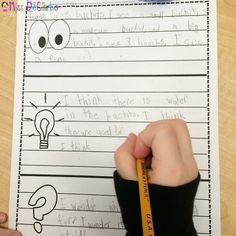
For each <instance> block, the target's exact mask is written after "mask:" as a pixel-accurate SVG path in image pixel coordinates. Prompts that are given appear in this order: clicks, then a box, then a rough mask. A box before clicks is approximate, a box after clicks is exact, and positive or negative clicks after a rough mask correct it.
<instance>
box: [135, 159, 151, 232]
mask: <svg viewBox="0 0 236 236" xmlns="http://www.w3.org/2000/svg"><path fill="white" fill-rule="evenodd" d="M137 173H138V185H139V198H140V206H141V215H142V226H143V236H154V227H153V219H152V210H151V204H150V197H149V190H148V178H147V170H146V166H145V161H144V159H138V160H137Z"/></svg>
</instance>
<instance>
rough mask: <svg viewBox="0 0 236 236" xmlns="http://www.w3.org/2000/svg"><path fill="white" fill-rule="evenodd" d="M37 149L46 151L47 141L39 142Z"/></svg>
mask: <svg viewBox="0 0 236 236" xmlns="http://www.w3.org/2000/svg"><path fill="white" fill-rule="evenodd" d="M39 148H40V149H48V140H41V141H40V147H39Z"/></svg>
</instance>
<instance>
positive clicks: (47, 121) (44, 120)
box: [34, 110, 55, 149]
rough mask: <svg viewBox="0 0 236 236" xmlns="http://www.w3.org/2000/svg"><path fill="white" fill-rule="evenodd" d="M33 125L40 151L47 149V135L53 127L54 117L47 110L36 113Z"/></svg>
mask: <svg viewBox="0 0 236 236" xmlns="http://www.w3.org/2000/svg"><path fill="white" fill-rule="evenodd" d="M34 125H35V128H36V130H37V131H38V133H39V137H40V145H39V148H40V149H48V142H49V134H50V133H51V132H52V130H53V128H54V126H55V116H54V114H53V113H52V112H51V111H49V110H42V111H40V112H38V113H37V114H36V116H35V119H34Z"/></svg>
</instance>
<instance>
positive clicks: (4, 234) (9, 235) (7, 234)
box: [0, 212, 21, 236]
mask: <svg viewBox="0 0 236 236" xmlns="http://www.w3.org/2000/svg"><path fill="white" fill-rule="evenodd" d="M6 222H7V214H5V213H2V212H0V224H4V223H6ZM0 235H1V236H21V233H20V232H17V231H14V230H9V229H2V228H0Z"/></svg>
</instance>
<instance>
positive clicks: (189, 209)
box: [114, 171, 200, 236]
mask: <svg viewBox="0 0 236 236" xmlns="http://www.w3.org/2000/svg"><path fill="white" fill-rule="evenodd" d="M199 181H200V175H198V177H197V178H196V179H195V180H193V181H192V182H190V183H188V184H185V185H182V186H179V187H165V186H159V185H154V184H149V192H150V200H151V207H152V215H153V222H154V229H155V236H197V233H196V230H195V228H194V224H193V218H192V215H193V205H194V198H195V195H196V192H197V188H198V185H199ZM114 182H115V189H116V194H117V198H118V202H119V205H120V208H121V214H122V219H123V222H124V225H125V228H126V230H127V236H143V233H142V222H141V210H140V202H139V190H138V182H137V181H130V180H125V179H122V178H121V177H120V175H119V174H118V172H117V171H116V172H114Z"/></svg>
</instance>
